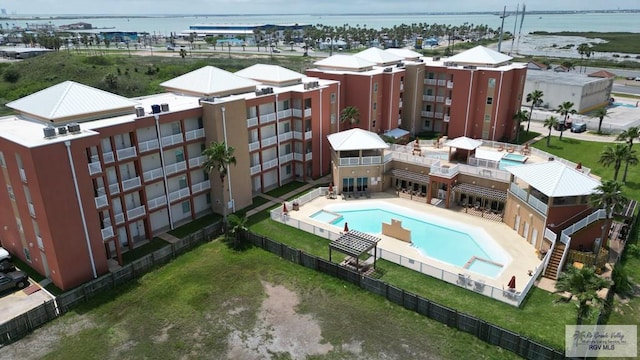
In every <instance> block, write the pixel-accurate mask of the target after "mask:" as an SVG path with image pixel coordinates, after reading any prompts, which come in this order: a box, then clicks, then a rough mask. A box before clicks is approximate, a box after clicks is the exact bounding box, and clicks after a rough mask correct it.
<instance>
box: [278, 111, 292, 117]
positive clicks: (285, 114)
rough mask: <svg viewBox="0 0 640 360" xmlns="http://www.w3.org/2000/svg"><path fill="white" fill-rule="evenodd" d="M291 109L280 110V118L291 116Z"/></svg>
mask: <svg viewBox="0 0 640 360" xmlns="http://www.w3.org/2000/svg"><path fill="white" fill-rule="evenodd" d="M291 113H292V112H291V109H287V110H280V111H278V119H283V118H289V117H291Z"/></svg>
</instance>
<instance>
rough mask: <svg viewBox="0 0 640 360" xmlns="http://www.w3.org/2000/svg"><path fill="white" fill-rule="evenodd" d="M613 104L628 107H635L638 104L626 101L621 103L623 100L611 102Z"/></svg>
mask: <svg viewBox="0 0 640 360" xmlns="http://www.w3.org/2000/svg"><path fill="white" fill-rule="evenodd" d="M611 105H612V106H622V107H628V108H634V107H636V106H635V105H633V104H626V103H621V102H617V101H616V102H612V103H611Z"/></svg>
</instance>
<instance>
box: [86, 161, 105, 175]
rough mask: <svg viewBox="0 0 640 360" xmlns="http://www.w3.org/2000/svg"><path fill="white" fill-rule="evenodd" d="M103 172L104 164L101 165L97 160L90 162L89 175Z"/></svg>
mask: <svg viewBox="0 0 640 360" xmlns="http://www.w3.org/2000/svg"><path fill="white" fill-rule="evenodd" d="M101 172H102V165H100V162H98V161H95V162H90V163H89V175H94V174H98V173H101Z"/></svg>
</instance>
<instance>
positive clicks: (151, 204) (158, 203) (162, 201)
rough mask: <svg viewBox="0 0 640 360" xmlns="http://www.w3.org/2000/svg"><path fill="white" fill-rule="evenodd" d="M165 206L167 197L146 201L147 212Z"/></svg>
mask: <svg viewBox="0 0 640 360" xmlns="http://www.w3.org/2000/svg"><path fill="white" fill-rule="evenodd" d="M166 204H167V197H166V196H164V195H162V196H160V197H157V198H155V199H151V200H149V201H147V205H148V206H149V210H153V209H155V208H159V207H160V206H163V205H166Z"/></svg>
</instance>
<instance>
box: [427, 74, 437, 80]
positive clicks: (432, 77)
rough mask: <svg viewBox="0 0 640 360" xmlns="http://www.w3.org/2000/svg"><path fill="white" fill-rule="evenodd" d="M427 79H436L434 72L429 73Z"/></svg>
mask: <svg viewBox="0 0 640 360" xmlns="http://www.w3.org/2000/svg"><path fill="white" fill-rule="evenodd" d="M427 79H435V74H434V73H432V72H430V73H427Z"/></svg>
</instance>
